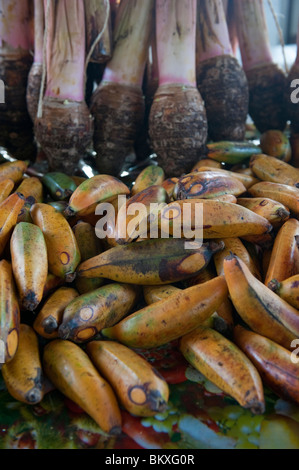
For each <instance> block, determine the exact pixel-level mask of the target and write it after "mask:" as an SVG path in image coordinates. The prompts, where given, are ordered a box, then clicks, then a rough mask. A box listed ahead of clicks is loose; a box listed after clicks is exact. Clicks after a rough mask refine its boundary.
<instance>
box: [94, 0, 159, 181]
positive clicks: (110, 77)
mask: <svg viewBox="0 0 299 470" xmlns="http://www.w3.org/2000/svg"><path fill="white" fill-rule="evenodd" d="M153 21H154V0H143V1H142V2H136V1H135V0H123V1H122V2H121V4H120V6H119V7H118V9H117V17H116V24H115V29H114V38H113V39H114V50H113V56H112V59H111V60H110V61H109V62H108V64H107V66H106V69H105V73H104V76H103V79H102V81H101V83H100V85H99V86H98V87H97V89H96V91H95V92H94V94H93V97H92V102H91V112H92V115H93V116H94V121H95V132H94V149H95V152H96V153H97V168H98V170H99V172H100V173H102V174H109V175H114V176H118V174H119V173H120V171H121V169H122V166H123V165H124V164H125V161H126V159H127V157H131V155H133V159H135V158H136V155H135V150H134V145H135V142H136V141H137V139H138V135H139V132H141V129H142V125H143V122H144V113H145V104H144V97H143V91H142V83H143V76H144V71H145V66H146V61H147V55H148V49H149V45H150V40H151V32H152V29H153Z"/></svg>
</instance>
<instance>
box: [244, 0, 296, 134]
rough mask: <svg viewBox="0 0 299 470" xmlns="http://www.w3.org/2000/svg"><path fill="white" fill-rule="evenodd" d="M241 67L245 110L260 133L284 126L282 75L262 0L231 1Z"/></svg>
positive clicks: (283, 85)
mask: <svg viewBox="0 0 299 470" xmlns="http://www.w3.org/2000/svg"><path fill="white" fill-rule="evenodd" d="M235 8H236V15H237V16H236V22H237V30H238V38H239V44H240V51H241V55H242V62H243V68H244V70H245V73H246V76H247V79H248V85H249V93H250V97H249V114H250V116H251V118H252V120H253V122H254V124H255V125H256V127H257V129H258V130H259V131H260V132H261V133H263V132H266V131H267V130H271V129H276V130H281V131H283V130H284V129H285V127H286V121H287V120H286V110H285V103H284V90H285V83H286V77H285V74H284V72H283V71H282V70H281V69H280V68H279V66H278V65H277V64H275V63H274V61H273V57H272V53H271V46H270V40H269V34H268V28H267V23H266V19H265V11H264V7H263V0H251V1H240V0H237V1H235Z"/></svg>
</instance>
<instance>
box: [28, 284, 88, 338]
mask: <svg viewBox="0 0 299 470" xmlns="http://www.w3.org/2000/svg"><path fill="white" fill-rule="evenodd" d="M78 296H79V294H78V292H77V291H76V290H75V289H72V288H70V287H60V288H58V289H57V290H56V291H55V292H53V293H52V294H51V295H50V297H49V298H48V299H47V300H46V301H45V303H44V305H43V307H42V308H41V310H40V311H39V312H38V314H37V316H36V318H35V320H34V323H33V328H34V330H35V331H36V333H38V334H39V335H40V336H41V337H42V338H45V339H58V338H59V335H58V328H59V326H60V325H61V323H62V318H63V313H64V311H65V309H66V308H67V307H68V305H69V304H70V303H71V302H72V301H73V300H74V299H75V298H76V297H78Z"/></svg>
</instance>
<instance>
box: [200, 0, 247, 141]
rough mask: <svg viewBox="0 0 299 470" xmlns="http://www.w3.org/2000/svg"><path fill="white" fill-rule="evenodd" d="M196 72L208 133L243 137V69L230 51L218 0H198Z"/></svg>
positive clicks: (215, 138) (216, 136) (227, 137)
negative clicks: (206, 118)
mask: <svg viewBox="0 0 299 470" xmlns="http://www.w3.org/2000/svg"><path fill="white" fill-rule="evenodd" d="M196 43H197V50H196V55H197V60H196V75H197V85H198V88H199V91H200V94H201V96H202V98H203V100H204V102H205V106H206V111H207V117H208V125H209V137H210V139H211V140H213V141H216V142H217V141H222V140H230V141H243V140H244V139H245V132H246V121H247V116H248V106H249V90H248V83H247V78H246V75H245V72H244V70H243V68H242V67H241V65H240V63H239V61H238V60H237V59H236V57H235V56H234V53H233V49H232V46H231V42H230V36H229V30H228V25H227V21H226V16H225V11H224V8H223V3H222V0H199V2H198V8H197V41H196Z"/></svg>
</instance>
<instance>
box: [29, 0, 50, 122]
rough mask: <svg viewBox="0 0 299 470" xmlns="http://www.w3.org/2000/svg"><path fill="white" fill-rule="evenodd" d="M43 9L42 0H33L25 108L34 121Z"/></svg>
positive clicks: (40, 59) (39, 84)
mask: <svg viewBox="0 0 299 470" xmlns="http://www.w3.org/2000/svg"><path fill="white" fill-rule="evenodd" d="M44 30H45V11H44V0H34V58H33V64H32V66H31V69H30V72H29V75H28V84H27V94H26V100H27V108H28V112H29V114H30V117H31V120H32V122H34V121H35V118H36V115H37V109H38V102H39V96H40V88H41V85H42V76H43V50H44Z"/></svg>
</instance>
